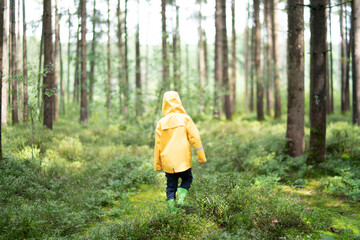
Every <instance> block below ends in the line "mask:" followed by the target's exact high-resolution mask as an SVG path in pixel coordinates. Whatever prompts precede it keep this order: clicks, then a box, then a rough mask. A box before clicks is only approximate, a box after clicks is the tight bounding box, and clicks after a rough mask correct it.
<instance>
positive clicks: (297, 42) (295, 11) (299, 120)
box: [286, 0, 305, 157]
mask: <svg viewBox="0 0 360 240" xmlns="http://www.w3.org/2000/svg"><path fill="white" fill-rule="evenodd" d="M303 4H304V0H289V1H288V31H289V32H288V43H287V52H288V74H287V75H288V104H287V109H288V114H287V125H286V126H287V128H286V146H287V149H288V152H289V154H290V156H292V157H298V156H301V155H303V154H304V151H305V137H304V126H305V121H304V115H305V93H304V52H305V49H304V8H303V7H302V5H303Z"/></svg>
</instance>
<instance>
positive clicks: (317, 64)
mask: <svg viewBox="0 0 360 240" xmlns="http://www.w3.org/2000/svg"><path fill="white" fill-rule="evenodd" d="M325 8H326V0H311V3H310V9H311V19H310V30H311V39H310V52H311V64H310V65H311V67H310V149H309V155H308V159H307V163H308V164H315V165H318V164H319V163H321V162H323V161H324V159H325V141H326V140H325V137H326V55H327V49H326V14H325Z"/></svg>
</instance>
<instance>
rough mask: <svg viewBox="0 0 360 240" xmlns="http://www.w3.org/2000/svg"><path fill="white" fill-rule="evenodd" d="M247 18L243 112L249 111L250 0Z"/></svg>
mask: <svg viewBox="0 0 360 240" xmlns="http://www.w3.org/2000/svg"><path fill="white" fill-rule="evenodd" d="M247 12H248V17H247V18H246V23H245V34H244V35H245V37H244V39H245V41H244V43H245V46H244V55H245V62H244V74H245V86H244V87H245V95H244V110H245V111H247V110H248V109H249V99H248V98H249V73H248V69H249V18H250V0H248V6H247Z"/></svg>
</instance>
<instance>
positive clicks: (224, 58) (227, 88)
mask: <svg viewBox="0 0 360 240" xmlns="http://www.w3.org/2000/svg"><path fill="white" fill-rule="evenodd" d="M220 26H221V35H222V39H221V40H222V45H221V47H222V56H221V58H222V59H221V60H222V87H223V89H224V91H225V95H224V97H223V101H224V111H225V115H226V119H227V120H231V117H232V113H231V102H230V85H229V73H228V68H229V61H228V44H227V33H226V1H221V25H220Z"/></svg>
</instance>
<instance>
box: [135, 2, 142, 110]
mask: <svg viewBox="0 0 360 240" xmlns="http://www.w3.org/2000/svg"><path fill="white" fill-rule="evenodd" d="M137 4H138V9H137V10H138V13H137V14H138V23H137V26H136V37H135V38H136V39H135V54H136V56H135V62H136V74H135V79H136V80H135V81H136V100H135V101H136V103H135V112H136V116H141V115H142V111H143V108H142V86H141V68H140V64H141V62H140V32H139V25H140V16H139V7H140V6H139V0H138V1H137Z"/></svg>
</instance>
